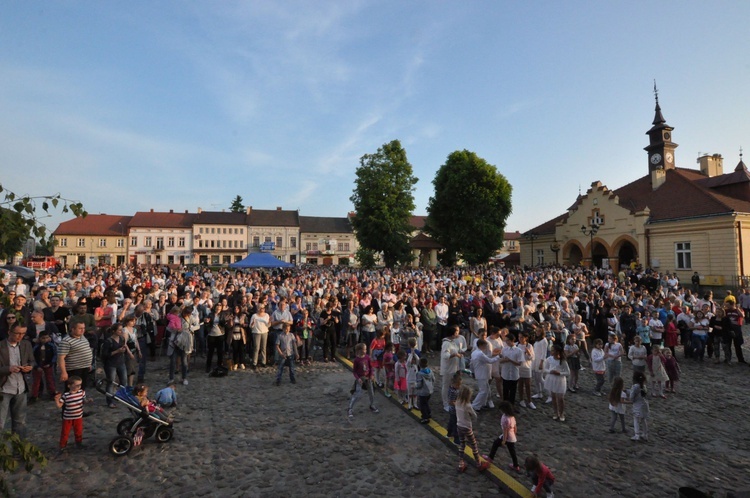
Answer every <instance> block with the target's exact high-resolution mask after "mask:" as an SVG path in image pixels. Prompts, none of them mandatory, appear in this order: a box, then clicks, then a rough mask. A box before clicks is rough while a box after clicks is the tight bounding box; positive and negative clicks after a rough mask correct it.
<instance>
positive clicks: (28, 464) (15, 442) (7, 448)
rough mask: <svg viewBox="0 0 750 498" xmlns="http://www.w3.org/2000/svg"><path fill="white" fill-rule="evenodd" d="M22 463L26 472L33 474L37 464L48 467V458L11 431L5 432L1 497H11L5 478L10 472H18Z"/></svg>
mask: <svg viewBox="0 0 750 498" xmlns="http://www.w3.org/2000/svg"><path fill="white" fill-rule="evenodd" d="M21 463H23V466H24V470H26V472H31V470H32V469H33V468H34V465H35V464H37V463H38V464H39V466H40V467H42V468H44V467H46V466H47V458H46V457H45V456H44V453H42V451H41V450H40V449H39V448H37V447H36V446H34V445H33V444H31V443H30V442H28V441H26V440H25V439H22V438H21V436H19V435H18V434H16V433H14V432H10V431H5V432H3V433H2V434H0V495H2V496H10V489H9V488H8V483H7V482H6V481H5V477H6V475H7V473H8V472H15V471H16V470H18V467H19V466H20V464H21Z"/></svg>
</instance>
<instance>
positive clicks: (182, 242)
mask: <svg viewBox="0 0 750 498" xmlns="http://www.w3.org/2000/svg"><path fill="white" fill-rule="evenodd" d="M177 247H185V237H180V238H179V239H177Z"/></svg>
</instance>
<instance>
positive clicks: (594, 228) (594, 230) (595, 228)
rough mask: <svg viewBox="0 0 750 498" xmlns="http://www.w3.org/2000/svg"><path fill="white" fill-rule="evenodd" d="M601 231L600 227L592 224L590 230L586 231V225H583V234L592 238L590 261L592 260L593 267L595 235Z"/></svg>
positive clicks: (590, 242)
mask: <svg viewBox="0 0 750 498" xmlns="http://www.w3.org/2000/svg"><path fill="white" fill-rule="evenodd" d="M598 231H599V225H597V224H596V223H592V224H591V225H590V226H589V227H588V230H587V229H586V225H581V233H582V234H583V235H584V236H585V235H588V236H589V238H590V241H589V254H590V260H591V266H594V235H596V233H597V232H598Z"/></svg>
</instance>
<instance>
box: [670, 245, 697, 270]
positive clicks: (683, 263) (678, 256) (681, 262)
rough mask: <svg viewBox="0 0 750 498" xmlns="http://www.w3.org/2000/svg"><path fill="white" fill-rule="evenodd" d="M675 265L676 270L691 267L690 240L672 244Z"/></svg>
mask: <svg viewBox="0 0 750 498" xmlns="http://www.w3.org/2000/svg"><path fill="white" fill-rule="evenodd" d="M674 252H675V266H676V267H677V269H678V270H689V269H691V268H692V267H693V257H692V252H691V250H690V242H677V243H675V245H674Z"/></svg>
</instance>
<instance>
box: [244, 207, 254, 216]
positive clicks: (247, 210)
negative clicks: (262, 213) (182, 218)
mask: <svg viewBox="0 0 750 498" xmlns="http://www.w3.org/2000/svg"><path fill="white" fill-rule="evenodd" d="M252 212H253V207H252V206H247V207H246V208H245V213H246V214H247V215H248V216H250V214H251V213H252Z"/></svg>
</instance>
